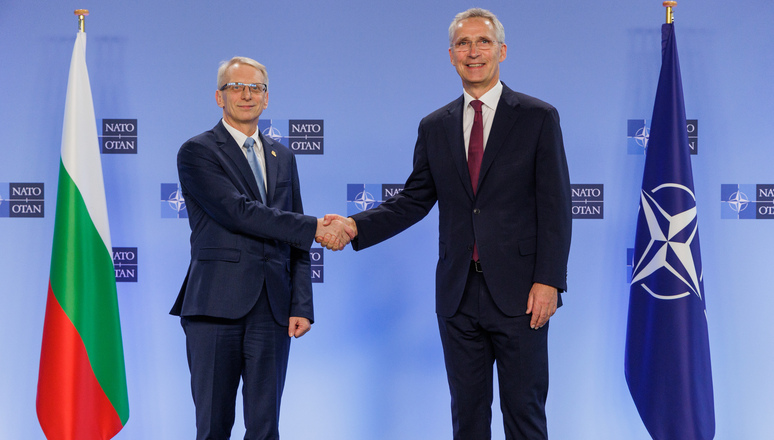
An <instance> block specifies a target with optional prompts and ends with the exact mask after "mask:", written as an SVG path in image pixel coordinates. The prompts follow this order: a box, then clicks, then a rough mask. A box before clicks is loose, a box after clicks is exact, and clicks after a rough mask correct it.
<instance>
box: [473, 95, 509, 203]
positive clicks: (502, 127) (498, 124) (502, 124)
mask: <svg viewBox="0 0 774 440" xmlns="http://www.w3.org/2000/svg"><path fill="white" fill-rule="evenodd" d="M518 116H519V100H518V98H517V97H516V94H515V93H513V90H511V89H509V88H508V87H506V86H505V84H503V93H502V95H501V96H500V102H498V103H497V110H496V111H495V117H494V120H493V121H492V129H491V130H490V131H489V138H488V139H487V140H486V148H485V149H484V156H483V157H482V159H481V171H480V172H479V177H478V184H479V185H478V188H479V190H480V189H481V185H482V184H483V182H484V179H485V178H486V173H487V171H488V170H489V168H490V167H491V166H492V163H494V160H495V157H497V153H498V152H499V151H500V149H501V148H502V147H503V145H505V140H506V139H507V138H508V133H510V131H511V128H512V127H513V124H515V123H516V119H517V118H518Z"/></svg>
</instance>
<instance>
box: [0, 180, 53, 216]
mask: <svg viewBox="0 0 774 440" xmlns="http://www.w3.org/2000/svg"><path fill="white" fill-rule="evenodd" d="M44 215H45V190H44V184H43V183H0V217H22V218H35V217H37V218H43V217H44Z"/></svg>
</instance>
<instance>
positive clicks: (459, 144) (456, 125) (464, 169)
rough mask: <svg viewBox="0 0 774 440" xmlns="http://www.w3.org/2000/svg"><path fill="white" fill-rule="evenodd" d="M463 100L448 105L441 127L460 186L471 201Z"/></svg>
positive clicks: (471, 192) (471, 189)
mask: <svg viewBox="0 0 774 440" xmlns="http://www.w3.org/2000/svg"><path fill="white" fill-rule="evenodd" d="M464 102H465V100H464V99H463V97H462V96H460V97H459V99H457V100H456V101H454V102H452V103H451V104H449V106H448V107H447V108H446V110H447V113H446V116H445V117H444V119H443V125H444V128H445V129H446V138H447V140H448V145H449V153H450V154H451V157H452V160H453V161H454V165H455V166H456V167H457V173H458V174H459V176H460V180H461V181H462V185H463V186H464V187H465V191H467V193H468V196H469V197H470V198H471V199H472V198H473V197H474V196H473V185H472V184H471V183H470V171H468V158H467V156H466V155H465V137H464V134H463V133H462V113H463V110H464V109H463V108H462V106H463V104H464Z"/></svg>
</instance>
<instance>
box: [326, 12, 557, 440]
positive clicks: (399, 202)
mask: <svg viewBox="0 0 774 440" xmlns="http://www.w3.org/2000/svg"><path fill="white" fill-rule="evenodd" d="M448 50H449V57H450V60H451V64H452V65H453V66H454V68H455V69H456V70H457V74H459V76H460V78H461V79H462V88H463V94H462V96H460V97H459V98H457V99H456V100H454V101H452V102H450V103H449V104H447V105H445V106H443V107H441V108H440V109H438V110H436V111H434V112H433V113H430V114H429V115H428V116H426V117H425V118H424V119H423V120H422V122H420V124H419V135H418V136H417V142H416V146H415V149H414V169H413V171H412V172H411V175H410V176H409V177H408V180H406V184H405V186H404V189H403V192H401V193H400V194H398V195H396V196H395V197H393V198H391V199H389V200H387V201H386V202H384V203H382V204H381V205H379V206H378V207H377V208H374V209H371V210H368V211H364V212H361V213H359V214H356V215H354V216H352V217H351V218H349V219H343V218H342V217H340V216H334V215H330V216H326V220H333V219H338V220H342V219H343V220H345V221H348V222H349V223H350V226H351V227H352V229H354V230H355V233H356V234H357V236H356V238H355V239H354V240H353V241H352V246H353V248H354V249H355V250H360V249H364V248H366V247H369V246H372V245H374V244H377V243H379V242H381V241H383V240H386V239H388V238H390V237H392V236H394V235H395V234H398V233H399V232H401V231H403V230H404V229H406V228H408V227H409V226H411V225H412V224H414V223H416V222H418V221H419V220H421V219H422V218H424V217H425V216H426V215H427V214H428V213H429V212H430V210H431V209H432V208H433V206H434V205H435V204H436V202H437V203H438V213H439V226H438V232H439V243H438V245H439V249H438V266H437V269H436V274H435V279H436V289H435V292H436V316H437V320H438V328H439V331H440V334H441V343H442V345H443V353H444V360H445V362H446V373H447V377H448V380H449V389H450V391H451V410H452V420H453V426H454V439H455V440H484V439H489V438H491V426H490V425H491V420H492V409H491V406H492V398H493V396H492V382H493V374H494V373H493V371H494V365H495V363H496V365H497V370H496V371H497V375H498V380H499V385H500V389H499V392H500V407H501V409H502V412H503V421H504V425H505V438H506V439H508V440H516V439H529V440H538V439H545V438H547V437H548V433H547V424H546V413H545V403H546V396H547V393H548V322H549V318H551V316H553V314H554V313H555V312H556V309H557V307H558V306H560V305H561V303H562V301H561V296H560V292H562V291H563V290H565V289H566V287H567V285H566V283H567V282H566V273H567V272H566V271H567V257H568V253H569V250H570V230H571V224H572V223H571V206H570V182H569V173H568V171H567V161H566V159H565V153H564V146H563V142H562V132H561V129H560V127H559V114H558V113H557V111H556V109H555V108H554V107H552V106H551V105H549V104H547V103H545V102H543V101H540V100H538V99H535V98H533V97H531V96H527V95H525V94H523V93H518V92H515V91H513V90H511V89H510V88H508V87H507V86H506V85H505V84H503V83H502V82H501V81H500V63H501V62H503V61H504V60H505V57H506V53H507V46H506V44H505V30H504V28H503V25H502V24H501V23H500V21H499V20H498V19H497V17H495V15H494V14H492V13H491V12H489V11H487V10H484V9H478V8H474V9H469V10H467V11H465V12H462V13H460V14H457V16H456V17H455V18H454V21H452V23H451V26H449V49H448Z"/></svg>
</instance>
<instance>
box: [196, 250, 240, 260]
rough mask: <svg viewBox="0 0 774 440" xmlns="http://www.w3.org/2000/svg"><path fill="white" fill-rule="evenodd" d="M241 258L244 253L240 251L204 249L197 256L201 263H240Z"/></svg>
mask: <svg viewBox="0 0 774 440" xmlns="http://www.w3.org/2000/svg"><path fill="white" fill-rule="evenodd" d="M241 256H242V251H240V250H239V249H228V248H202V249H199V252H198V253H197V254H196V259H197V260H199V261H207V260H216V261H229V262H232V263H238V262H239V259H240V258H241Z"/></svg>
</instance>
